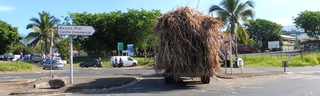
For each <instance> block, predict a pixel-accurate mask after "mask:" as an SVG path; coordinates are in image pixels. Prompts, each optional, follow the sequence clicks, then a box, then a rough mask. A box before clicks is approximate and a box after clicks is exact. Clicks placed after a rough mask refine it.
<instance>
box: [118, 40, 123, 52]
mask: <svg viewBox="0 0 320 96" xmlns="http://www.w3.org/2000/svg"><path fill="white" fill-rule="evenodd" d="M118 50H123V42H118Z"/></svg>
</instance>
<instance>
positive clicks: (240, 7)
mask: <svg viewBox="0 0 320 96" xmlns="http://www.w3.org/2000/svg"><path fill="white" fill-rule="evenodd" d="M253 8H254V2H253V1H247V2H244V3H243V2H240V0H222V1H221V3H220V5H212V6H211V7H210V9H209V12H210V13H211V12H216V13H217V14H218V17H217V18H218V19H219V20H220V21H222V22H223V23H224V24H225V25H226V27H227V30H226V31H227V33H231V35H234V36H235V42H236V48H235V49H236V51H235V55H236V58H238V50H237V37H239V39H241V40H242V41H243V42H244V43H245V44H248V40H249V35H248V33H247V32H246V31H245V30H244V28H243V26H242V25H241V23H240V20H242V22H246V23H247V22H248V18H249V17H251V18H253V17H254V11H253Z"/></svg>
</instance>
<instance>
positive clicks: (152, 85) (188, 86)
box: [79, 74, 200, 94]
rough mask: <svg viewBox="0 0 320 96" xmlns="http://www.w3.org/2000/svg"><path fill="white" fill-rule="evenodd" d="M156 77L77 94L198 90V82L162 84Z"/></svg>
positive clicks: (160, 79) (159, 78) (161, 80)
mask: <svg viewBox="0 0 320 96" xmlns="http://www.w3.org/2000/svg"><path fill="white" fill-rule="evenodd" d="M122 75H123V74H122ZM157 75H159V74H154V75H150V76H146V77H147V78H144V79H142V80H140V81H139V82H137V83H134V84H132V85H130V86H124V87H119V88H115V89H107V90H91V91H86V92H83V91H82V92H79V94H128V93H153V92H157V93H158V92H168V91H177V90H193V89H198V87H197V86H196V85H197V84H200V82H195V81H184V82H179V83H174V84H164V80H163V78H162V77H156V76H157ZM119 80H120V79H119ZM109 83H111V82H109ZM100 86H101V85H100ZM101 87H102V86H101ZM97 88H99V87H97ZM100 89H102V88H100Z"/></svg>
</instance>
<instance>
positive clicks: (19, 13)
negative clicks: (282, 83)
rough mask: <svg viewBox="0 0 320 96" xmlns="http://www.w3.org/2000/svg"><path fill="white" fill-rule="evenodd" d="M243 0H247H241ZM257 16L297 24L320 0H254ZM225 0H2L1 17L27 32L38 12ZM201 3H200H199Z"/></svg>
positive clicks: (205, 5)
mask: <svg viewBox="0 0 320 96" xmlns="http://www.w3.org/2000/svg"><path fill="white" fill-rule="evenodd" d="M241 1H242V2H244V1H247V0H241ZM253 1H254V2H255V7H254V11H255V18H254V19H258V18H261V19H266V20H271V21H273V22H275V23H278V24H281V25H282V26H287V25H294V24H293V21H292V17H297V16H298V14H299V13H300V12H302V11H305V10H310V11H320V8H319V7H318V4H320V0H253ZM220 2H221V0H200V2H199V0H0V20H2V21H5V22H7V23H8V24H11V25H12V26H13V27H18V32H19V33H20V34H23V35H27V34H28V33H29V32H32V30H30V29H29V30H26V26H27V25H28V24H29V23H32V22H31V21H29V19H30V18H32V17H35V18H39V16H38V12H42V11H46V12H50V14H51V15H53V16H55V17H57V18H59V19H60V20H61V21H63V19H62V16H68V13H69V12H71V13H74V12H88V13H103V12H111V11H117V10H121V11H123V12H126V11H127V9H141V8H143V9H145V10H151V9H159V10H161V13H166V12H168V11H170V10H173V9H175V8H177V7H182V6H186V5H188V6H190V7H191V8H197V5H198V8H197V10H199V11H201V12H203V13H205V14H208V10H209V8H210V6H212V5H219V4H220ZM198 3H199V4H198Z"/></svg>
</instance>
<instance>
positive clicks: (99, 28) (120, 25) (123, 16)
mask: <svg viewBox="0 0 320 96" xmlns="http://www.w3.org/2000/svg"><path fill="white" fill-rule="evenodd" d="M160 15H161V13H160V11H159V10H151V11H147V10H144V9H141V10H136V9H128V12H126V13H123V12H121V11H113V12H110V13H96V14H90V13H86V12H84V13H70V18H72V21H73V22H72V24H73V25H89V26H93V27H94V28H95V30H96V32H95V33H94V34H93V35H92V36H77V37H75V39H74V41H75V43H77V46H82V47H83V48H84V49H85V50H86V51H90V52H93V53H95V54H97V55H102V53H109V52H112V51H114V50H116V49H117V43H118V42H124V44H125V45H126V44H134V46H135V48H136V49H137V48H141V47H142V46H143V44H144V43H143V42H144V41H145V39H146V38H147V37H149V35H151V34H152V33H153V28H154V26H155V25H154V24H155V22H156V17H157V16H160Z"/></svg>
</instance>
